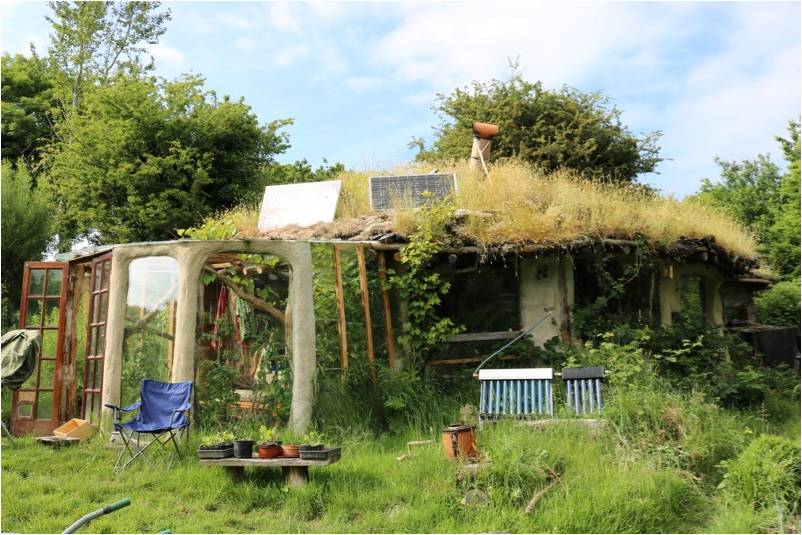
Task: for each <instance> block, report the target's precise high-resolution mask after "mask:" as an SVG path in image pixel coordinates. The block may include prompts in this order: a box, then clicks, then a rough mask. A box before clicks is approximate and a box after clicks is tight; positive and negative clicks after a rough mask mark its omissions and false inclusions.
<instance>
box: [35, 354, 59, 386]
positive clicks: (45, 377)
mask: <svg viewBox="0 0 802 535" xmlns="http://www.w3.org/2000/svg"><path fill="white" fill-rule="evenodd" d="M40 365H41V366H42V372H41V373H40V374H39V388H53V381H54V379H55V376H56V361H54V360H43V361H42V362H41V364H40Z"/></svg>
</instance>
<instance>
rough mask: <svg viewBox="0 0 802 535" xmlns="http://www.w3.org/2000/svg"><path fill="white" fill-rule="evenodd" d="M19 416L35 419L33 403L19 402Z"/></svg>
mask: <svg viewBox="0 0 802 535" xmlns="http://www.w3.org/2000/svg"><path fill="white" fill-rule="evenodd" d="M17 418H19V419H20V420H32V419H33V403H27V402H26V403H18V404H17Z"/></svg>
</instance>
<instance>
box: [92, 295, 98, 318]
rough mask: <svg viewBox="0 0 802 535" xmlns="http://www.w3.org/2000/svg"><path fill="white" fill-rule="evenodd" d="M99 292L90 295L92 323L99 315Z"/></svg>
mask: <svg viewBox="0 0 802 535" xmlns="http://www.w3.org/2000/svg"><path fill="white" fill-rule="evenodd" d="M99 313H100V294H95V295H94V296H93V297H92V323H97V321H98V318H99V317H100V315H99Z"/></svg>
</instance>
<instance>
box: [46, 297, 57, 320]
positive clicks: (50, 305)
mask: <svg viewBox="0 0 802 535" xmlns="http://www.w3.org/2000/svg"><path fill="white" fill-rule="evenodd" d="M58 305H59V300H58V299H45V326H46V327H57V326H58V320H59V315H60V314H59V307H58Z"/></svg>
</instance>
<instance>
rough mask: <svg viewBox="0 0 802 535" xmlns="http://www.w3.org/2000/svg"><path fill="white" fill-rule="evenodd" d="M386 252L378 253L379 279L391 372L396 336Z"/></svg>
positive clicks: (393, 366)
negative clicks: (394, 334) (394, 333)
mask: <svg viewBox="0 0 802 535" xmlns="http://www.w3.org/2000/svg"><path fill="white" fill-rule="evenodd" d="M384 254H385V253H384V251H377V252H376V257H377V259H378V261H379V279H380V280H381V285H382V301H383V303H384V333H385V337H386V338H387V360H388V365H389V366H390V369H391V370H394V369H395V367H396V357H395V336H393V316H392V311H391V308H390V288H389V287H388V284H389V283H388V282H387V260H386V259H385V257H384Z"/></svg>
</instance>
